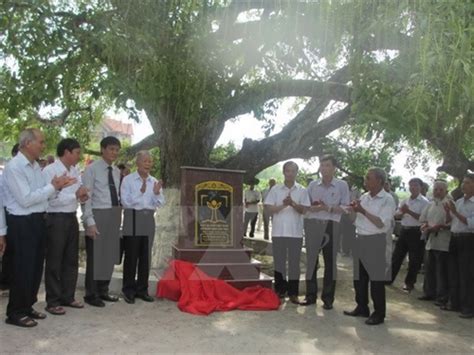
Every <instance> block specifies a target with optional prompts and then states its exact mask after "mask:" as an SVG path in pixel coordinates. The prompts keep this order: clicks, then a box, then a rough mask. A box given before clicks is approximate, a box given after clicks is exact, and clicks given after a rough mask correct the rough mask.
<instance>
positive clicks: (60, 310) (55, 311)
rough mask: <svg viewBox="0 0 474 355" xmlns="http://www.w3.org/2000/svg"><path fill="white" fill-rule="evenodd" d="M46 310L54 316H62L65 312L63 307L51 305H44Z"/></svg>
mask: <svg viewBox="0 0 474 355" xmlns="http://www.w3.org/2000/svg"><path fill="white" fill-rule="evenodd" d="M44 310H45V311H46V312H48V313H51V314H53V315H55V316H62V315H64V314H66V311H65V310H64V308H63V307H60V306H56V307H55V306H51V307H45V309H44Z"/></svg>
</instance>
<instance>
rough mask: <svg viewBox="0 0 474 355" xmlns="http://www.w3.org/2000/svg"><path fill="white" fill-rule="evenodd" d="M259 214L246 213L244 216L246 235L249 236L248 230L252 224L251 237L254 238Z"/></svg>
mask: <svg viewBox="0 0 474 355" xmlns="http://www.w3.org/2000/svg"><path fill="white" fill-rule="evenodd" d="M257 218H258V212H245V216H244V235H247V229H248V226H249V222H250V233H249V236H250V237H252V238H253V236H254V234H255V225H256V224H257Z"/></svg>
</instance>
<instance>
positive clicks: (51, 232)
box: [43, 138, 88, 315]
mask: <svg viewBox="0 0 474 355" xmlns="http://www.w3.org/2000/svg"><path fill="white" fill-rule="evenodd" d="M56 151H57V155H58V159H57V160H56V161H54V162H53V163H51V164H49V165H47V166H46V167H45V168H44V169H43V174H44V175H45V176H46V179H47V180H50V179H52V178H53V177H54V176H63V175H65V176H69V177H71V178H73V179H75V180H76V182H75V183H74V184H72V185H71V186H68V187H66V188H64V189H62V190H61V191H59V192H58V193H57V194H55V195H53V197H51V198H50V199H49V204H48V209H47V212H48V216H47V221H46V226H47V243H46V268H45V286H46V304H47V305H46V308H45V309H46V311H47V312H49V313H51V314H54V315H62V314H65V313H66V311H65V310H64V308H63V307H61V306H66V307H73V308H82V307H84V305H83V304H82V303H81V302H79V301H76V299H75V297H74V294H75V291H76V283H77V274H78V267H79V224H78V222H77V216H76V214H77V203H78V201H80V202H85V201H86V200H87V199H88V191H87V189H86V188H84V187H81V176H80V173H79V171H78V170H77V169H76V164H77V163H78V162H79V160H80V159H81V146H80V144H79V142H78V141H77V140H75V139H72V138H65V139H62V140H61V141H60V142H59V144H58V146H57V149H56Z"/></svg>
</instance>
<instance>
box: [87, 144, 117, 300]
mask: <svg viewBox="0 0 474 355" xmlns="http://www.w3.org/2000/svg"><path fill="white" fill-rule="evenodd" d="M120 147H121V145H120V141H119V140H118V139H117V138H115V137H112V136H109V137H105V138H104V139H102V140H101V141H100V152H101V158H100V159H98V160H96V161H94V162H93V163H92V164H90V165H89V166H88V167H87V168H86V170H85V172H84V175H83V179H82V182H83V185H84V186H85V187H86V188H87V189H88V191H89V194H90V195H89V199H88V200H87V201H86V202H85V203H84V205H83V214H82V219H83V221H84V226H85V230H86V253H87V267H86V280H85V281H86V295H85V297H84V301H85V302H86V303H88V304H89V305H91V306H94V307H104V306H105V303H104V302H103V301H106V302H117V301H118V297H117V296H113V295H110V294H109V284H110V279H111V278H112V273H113V271H114V265H115V264H116V263H118V262H119V259H120V238H119V237H120V225H121V221H122V208H121V207H120V201H119V186H120V170H119V169H118V168H117V167H116V166H114V165H113V163H114V162H115V161H116V160H117V158H118V154H119V151H120Z"/></svg>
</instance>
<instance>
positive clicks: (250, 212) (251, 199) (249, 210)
mask: <svg viewBox="0 0 474 355" xmlns="http://www.w3.org/2000/svg"><path fill="white" fill-rule="evenodd" d="M258 183H259V181H258V179H253V180H252V181H251V182H250V184H249V188H248V189H247V190H245V192H244V206H245V215H244V237H245V236H246V235H247V229H248V226H249V222H250V233H249V237H250V238H253V237H254V235H255V225H256V224H257V218H258V203H259V202H260V192H258V191H257V190H255V185H258Z"/></svg>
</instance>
